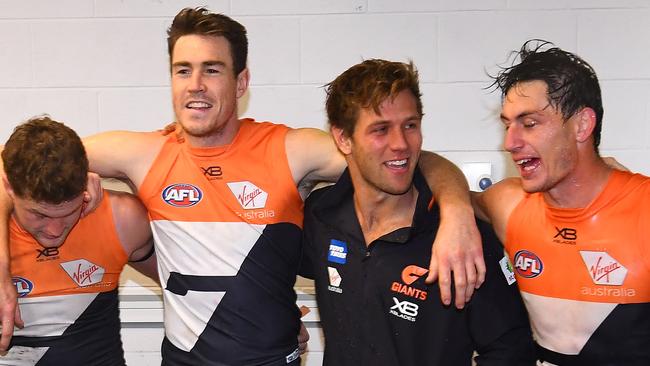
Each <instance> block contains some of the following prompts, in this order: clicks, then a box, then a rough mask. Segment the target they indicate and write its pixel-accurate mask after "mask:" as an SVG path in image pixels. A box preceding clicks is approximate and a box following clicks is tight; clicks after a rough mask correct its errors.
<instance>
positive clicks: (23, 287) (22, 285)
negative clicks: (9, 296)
mask: <svg viewBox="0 0 650 366" xmlns="http://www.w3.org/2000/svg"><path fill="white" fill-rule="evenodd" d="M12 281H13V283H14V286H16V291H17V292H18V297H25V296H27V295H29V293H30V292H32V290H33V289H34V284H33V283H32V281H30V280H28V279H26V278H22V277H13V278H12Z"/></svg>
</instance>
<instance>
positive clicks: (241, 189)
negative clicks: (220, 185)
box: [228, 180, 269, 210]
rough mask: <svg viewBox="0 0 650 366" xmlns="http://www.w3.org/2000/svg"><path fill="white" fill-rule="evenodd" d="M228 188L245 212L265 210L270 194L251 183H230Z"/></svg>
mask: <svg viewBox="0 0 650 366" xmlns="http://www.w3.org/2000/svg"><path fill="white" fill-rule="evenodd" d="M228 188H230V191H231V192H232V194H233V195H234V196H235V198H236V199H237V202H239V204H240V205H241V207H242V208H243V209H244V210H254V209H258V208H264V206H266V200H267V199H268V198H269V194H268V193H266V192H265V191H264V190H263V189H262V188H259V187H258V186H256V185H255V184H253V183H251V182H249V181H247V180H246V181H243V182H230V183H228Z"/></svg>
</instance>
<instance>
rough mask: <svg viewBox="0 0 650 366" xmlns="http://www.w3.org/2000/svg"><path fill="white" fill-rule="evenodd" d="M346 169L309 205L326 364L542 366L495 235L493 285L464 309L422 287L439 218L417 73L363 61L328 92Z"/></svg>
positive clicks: (307, 261) (309, 270) (309, 246)
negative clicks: (427, 168) (424, 161)
mask: <svg viewBox="0 0 650 366" xmlns="http://www.w3.org/2000/svg"><path fill="white" fill-rule="evenodd" d="M326 105H327V115H328V120H329V121H330V128H331V132H332V136H333V138H334V140H335V142H336V145H337V146H338V148H339V150H340V151H341V153H342V154H343V155H344V156H345V159H346V161H347V165H348V169H347V170H346V171H345V172H344V173H343V175H342V176H341V178H340V179H339V181H338V182H337V183H336V184H335V185H333V186H330V187H326V188H323V189H320V190H317V191H315V192H313V193H312V194H311V195H310V196H309V197H308V198H307V201H306V203H305V224H304V238H305V240H304V256H303V262H302V272H303V274H304V275H306V276H308V277H313V278H314V279H315V283H316V296H317V300H318V309H319V314H320V317H321V323H322V325H323V332H324V335H325V357H324V364H325V365H337V366H345V365H350V366H352V365H377V366H382V365H386V366H388V365H403V366H408V365H412V366H416V365H454V366H462V365H467V366H470V365H472V356H473V353H474V351H476V352H477V353H478V356H477V357H476V358H475V360H474V361H475V362H476V364H478V365H483V366H484V365H495V366H496V365H498V366H507V365H534V363H535V360H534V357H533V356H534V347H533V341H532V338H531V333H530V327H529V325H528V318H527V316H526V310H525V308H524V305H523V303H522V302H521V297H520V296H519V293H518V290H517V288H516V285H513V284H512V279H511V277H510V276H511V272H509V271H508V267H507V266H506V263H507V258H506V257H504V254H503V250H502V248H501V245H500V244H499V242H498V240H497V239H496V236H495V235H494V233H493V232H492V229H491V228H490V226H489V225H488V224H486V223H485V222H479V223H478V227H479V230H480V232H481V236H482V238H483V253H484V256H485V258H484V259H485V264H486V267H487V272H486V280H485V282H484V283H483V285H482V287H481V288H480V289H479V290H478V291H477V292H476V293H475V294H474V296H473V298H472V300H471V301H470V302H469V303H468V305H467V307H466V308H465V309H463V310H457V309H454V308H450V307H445V306H443V305H442V303H441V301H440V298H439V291H438V289H437V288H436V286H435V285H428V284H426V283H425V281H424V279H425V277H426V274H427V272H428V270H427V269H426V268H427V264H428V263H429V258H430V256H431V245H430V244H431V242H432V241H433V240H434V238H435V236H436V231H437V227H438V224H439V222H440V213H439V210H438V205H437V204H436V203H435V202H433V199H432V195H431V191H430V190H429V188H428V187H427V185H426V182H425V181H424V178H423V176H422V174H421V172H420V170H419V169H418V167H417V162H418V159H419V157H420V153H421V147H422V130H421V124H422V101H421V100H420V89H419V83H418V75H417V71H416V70H415V67H414V66H413V64H412V63H411V64H405V63H401V62H392V61H385V60H378V59H372V60H366V61H364V62H361V63H359V64H357V65H354V66H352V67H351V68H349V69H348V70H347V71H345V72H344V73H343V74H341V75H340V76H338V77H337V78H336V79H335V80H334V81H332V82H331V83H330V84H328V86H327V103H326Z"/></svg>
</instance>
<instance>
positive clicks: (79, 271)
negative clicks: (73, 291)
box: [61, 259, 104, 287]
mask: <svg viewBox="0 0 650 366" xmlns="http://www.w3.org/2000/svg"><path fill="white" fill-rule="evenodd" d="M61 267H63V270H64V271H65V272H66V273H67V274H68V276H70V278H72V280H73V281H74V282H75V283H76V284H77V285H79V287H86V286H90V285H94V284H96V283H100V282H102V278H104V267H100V266H98V265H96V264H95V263H92V262H89V261H87V260H85V259H77V260H74V261H70V262H64V263H61Z"/></svg>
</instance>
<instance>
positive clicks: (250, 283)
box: [139, 119, 302, 365]
mask: <svg viewBox="0 0 650 366" xmlns="http://www.w3.org/2000/svg"><path fill="white" fill-rule="evenodd" d="M287 131H288V127H286V126H283V125H276V124H272V123H268V122H265V123H258V122H255V121H253V120H249V119H244V120H241V126H240V129H239V131H238V133H237V135H236V137H235V138H234V140H233V142H232V143H231V144H230V145H228V146H222V147H216V148H192V147H190V146H189V145H187V144H186V143H185V142H184V141H183V140H180V141H179V139H177V138H176V136H174V135H173V134H172V135H170V136H169V137H168V140H167V141H166V143H165V144H164V146H163V148H162V150H161V152H160V154H159V156H158V157H157V158H156V160H155V161H154V163H153V164H152V168H151V170H150V171H149V173H148V175H147V176H146V178H145V180H144V182H143V183H142V186H141V187H140V190H139V195H140V197H141V199H142V201H143V202H144V204H145V206H146V207H147V208H148V210H149V215H150V219H151V227H152V230H153V233H154V240H155V245H156V254H157V257H158V269H159V272H160V277H161V278H160V279H161V284H162V287H163V289H164V292H163V293H164V296H163V297H164V303H165V335H166V338H165V340H164V343H163V349H162V352H163V364H166V365H186V364H187V365H190V364H191V365H197V364H201V365H249V364H255V365H275V364H277V365H285V364H289V363H292V364H293V363H298V362H299V357H298V356H297V353H296V352H295V351H296V347H297V340H296V335H297V334H298V329H299V311H298V309H297V307H296V304H295V302H296V295H295V292H294V290H293V285H294V283H295V277H296V272H297V268H298V262H299V259H300V255H301V246H300V242H301V234H302V231H301V227H302V200H301V198H300V195H299V193H298V190H297V188H296V185H295V183H294V182H293V178H292V175H291V171H290V169H289V165H288V161H287V156H286V153H285V136H286V134H287Z"/></svg>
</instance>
